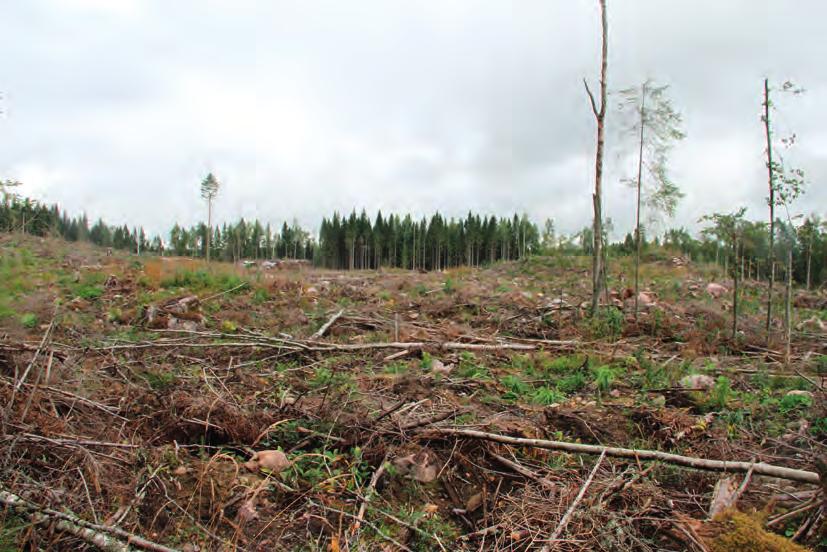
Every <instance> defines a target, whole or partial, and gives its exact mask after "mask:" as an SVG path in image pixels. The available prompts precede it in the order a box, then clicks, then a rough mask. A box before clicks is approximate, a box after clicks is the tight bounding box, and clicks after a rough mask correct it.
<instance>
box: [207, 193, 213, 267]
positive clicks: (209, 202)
mask: <svg viewBox="0 0 827 552" xmlns="http://www.w3.org/2000/svg"><path fill="white" fill-rule="evenodd" d="M211 237H212V200H211V199H208V200H207V262H210V238H211Z"/></svg>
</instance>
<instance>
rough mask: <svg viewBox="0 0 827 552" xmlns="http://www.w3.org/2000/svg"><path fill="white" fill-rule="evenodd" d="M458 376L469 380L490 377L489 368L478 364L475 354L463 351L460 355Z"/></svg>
mask: <svg viewBox="0 0 827 552" xmlns="http://www.w3.org/2000/svg"><path fill="white" fill-rule="evenodd" d="M457 375H458V376H459V377H461V378H467V379H488V378H489V377H490V376H489V373H488V368H486V367H485V366H483V365H482V364H478V363H477V358H476V357H475V356H474V353H471V352H469V351H463V352H462V353H461V354H460V357H459V367H458V368H457Z"/></svg>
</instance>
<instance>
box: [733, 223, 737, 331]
mask: <svg viewBox="0 0 827 552" xmlns="http://www.w3.org/2000/svg"><path fill="white" fill-rule="evenodd" d="M737 259H738V239H737V238H736V240H735V248H734V255H733V263H737ZM737 335H738V265H737V264H733V265H732V340H733V341H735V338H736V336H737Z"/></svg>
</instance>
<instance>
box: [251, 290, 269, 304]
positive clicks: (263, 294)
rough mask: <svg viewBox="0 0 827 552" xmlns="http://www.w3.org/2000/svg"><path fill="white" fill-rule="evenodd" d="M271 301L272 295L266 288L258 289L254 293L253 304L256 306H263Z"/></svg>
mask: <svg viewBox="0 0 827 552" xmlns="http://www.w3.org/2000/svg"><path fill="white" fill-rule="evenodd" d="M269 300H270V294H269V293H268V292H267V290H266V289H264V288H257V289H256V291H255V292H253V304H254V305H261V304H263V303H266V302H267V301H269Z"/></svg>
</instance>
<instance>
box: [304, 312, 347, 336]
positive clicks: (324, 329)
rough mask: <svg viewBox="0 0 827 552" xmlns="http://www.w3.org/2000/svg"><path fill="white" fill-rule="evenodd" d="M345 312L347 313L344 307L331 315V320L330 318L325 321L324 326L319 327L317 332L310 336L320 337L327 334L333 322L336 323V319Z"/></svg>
mask: <svg viewBox="0 0 827 552" xmlns="http://www.w3.org/2000/svg"><path fill="white" fill-rule="evenodd" d="M344 313H345V310H344V309H342V310H340V311H339V312H337V313H336V314H334V315H333V316H331V317H330V320H328V321H327V322H325V323H324V324H323V325H322V327H321V328H319V329H318V330H316V332H315V333H314V334H313V335H311V336H310V339H319V338H320V337H322V336H324V334H326V333H327V330H329V329H330V326H332V325H333V324H335V323H336V321H337V320H338V319H339V318H341V317H342V315H343V314H344Z"/></svg>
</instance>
